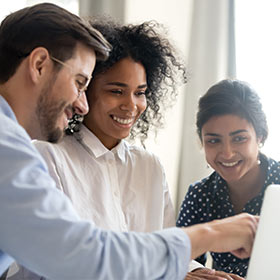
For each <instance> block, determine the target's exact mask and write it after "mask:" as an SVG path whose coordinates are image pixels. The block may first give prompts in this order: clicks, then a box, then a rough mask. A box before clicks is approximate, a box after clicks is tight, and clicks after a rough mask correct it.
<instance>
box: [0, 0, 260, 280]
mask: <svg viewBox="0 0 280 280" xmlns="http://www.w3.org/2000/svg"><path fill="white" fill-rule="evenodd" d="M108 51H109V45H108V43H107V42H106V41H105V40H104V38H103V37H102V36H101V35H100V33H98V32H97V31H96V30H94V29H92V28H90V27H89V26H88V25H86V24H85V23H84V22H83V21H82V20H81V19H80V18H79V17H77V16H75V15H73V14H71V13H69V12H67V11H66V10H64V9H62V8H59V7H58V6H56V5H52V4H47V3H45V4H39V5H35V6H32V7H29V8H25V9H22V10H19V11H17V12H15V13H12V14H10V15H9V16H7V17H6V18H5V20H4V21H3V22H2V24H1V26H0V130H1V133H0V224H1V226H0V275H3V273H4V272H5V270H6V269H7V268H8V266H9V265H10V264H11V262H12V261H13V258H14V259H15V260H16V261H17V262H18V263H20V264H21V265H23V266H25V267H27V268H28V269H30V270H32V271H34V272H36V273H37V274H39V275H43V276H44V277H46V278H48V279H53V280H55V279H59V280H61V279H74V280H79V279H85V280H87V279H159V278H160V279H182V278H183V277H184V276H185V274H186V272H187V267H188V265H187V264H188V261H189V259H190V258H195V257H197V256H198V255H200V254H202V253H203V252H205V251H207V250H211V251H221V252H224V251H229V250H235V249H238V251H235V253H236V254H237V255H238V256H241V257H247V256H248V255H249V254H250V251H251V247H252V241H253V236H254V234H255V230H256V226H257V218H255V217H253V216H250V215H241V216H239V217H234V218H230V219H227V220H224V221H219V222H212V223H207V224H205V225H198V226H194V227H191V228H188V229H178V228H170V229H167V230H164V231H161V232H156V233H151V234H141V233H138V234H136V233H114V232H111V231H103V230H101V229H98V228H96V227H95V226H94V225H93V224H92V223H90V222H87V221H83V220H81V219H80V218H79V217H78V215H77V214H76V212H75V210H74V209H73V207H72V205H71V203H70V201H69V200H68V199H67V197H65V196H64V195H63V194H62V193H61V192H60V191H59V190H57V188H56V187H55V185H54V184H55V183H54V181H53V180H52V179H51V178H50V176H49V174H48V170H47V167H46V164H45V163H44V161H43V159H42V158H41V156H40V155H39V153H38V152H37V151H36V149H35V148H34V147H33V146H32V145H31V138H35V139H42V140H47V141H51V142H57V141H58V140H59V139H60V138H61V137H62V135H63V130H64V128H65V127H66V125H67V121H68V119H70V118H71V117H72V115H73V113H78V114H81V115H83V114H86V113H87V111H88V104H87V101H86V98H85V95H84V91H85V89H86V87H87V85H88V82H89V80H90V77H91V73H92V70H93V68H94V65H95V61H96V59H106V57H107V55H108ZM206 236H207V238H205V237H206ZM191 246H192V248H191Z"/></svg>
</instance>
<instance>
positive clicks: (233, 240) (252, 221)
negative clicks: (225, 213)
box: [182, 213, 259, 259]
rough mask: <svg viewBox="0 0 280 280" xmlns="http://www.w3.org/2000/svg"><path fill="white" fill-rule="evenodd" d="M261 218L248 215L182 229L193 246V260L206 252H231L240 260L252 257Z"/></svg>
mask: <svg viewBox="0 0 280 280" xmlns="http://www.w3.org/2000/svg"><path fill="white" fill-rule="evenodd" d="M258 221H259V217H257V216H252V215H250V214H247V213H243V214H239V215H236V216H233V217H229V218H225V219H221V220H215V221H212V222H209V223H204V224H198V225H194V226H190V227H187V228H182V229H183V230H184V231H185V232H186V234H187V235H188V236H189V238H190V240H191V244H192V256H191V257H192V259H195V258H196V257H198V256H200V255H201V254H203V253H205V252H206V251H211V252H219V253H224V252H231V253H232V254H234V255H235V256H237V257H238V258H248V257H249V256H250V255H251V251H252V247H253V243H254V238H255V234H256V230H257V226H258Z"/></svg>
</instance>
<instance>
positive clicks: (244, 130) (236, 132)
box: [229, 129, 248, 136]
mask: <svg viewBox="0 0 280 280" xmlns="http://www.w3.org/2000/svg"><path fill="white" fill-rule="evenodd" d="M241 132H248V130H246V129H238V130H236V131H233V132H231V133H230V134H229V135H230V136H233V135H236V134H238V133H241Z"/></svg>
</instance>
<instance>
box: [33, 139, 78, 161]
mask: <svg viewBox="0 0 280 280" xmlns="http://www.w3.org/2000/svg"><path fill="white" fill-rule="evenodd" d="M74 142H76V141H75V139H74V137H73V136H65V137H64V138H63V139H62V140H61V141H60V142H58V143H50V142H47V141H41V140H33V141H32V144H33V145H34V146H35V148H36V149H37V150H38V151H39V152H40V154H42V155H43V156H45V155H47V154H48V155H52V156H53V157H54V156H58V157H60V156H62V155H63V154H69V151H73V146H74V145H77V143H74Z"/></svg>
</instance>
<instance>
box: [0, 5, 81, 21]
mask: <svg viewBox="0 0 280 280" xmlns="http://www.w3.org/2000/svg"><path fill="white" fill-rule="evenodd" d="M43 2H46V1H42V0H41V1H40V0H13V1H3V3H1V9H0V22H1V21H2V20H3V19H4V18H5V17H6V16H7V15H8V14H10V13H12V12H15V11H17V10H19V9H22V8H24V7H26V6H32V5H35V4H39V3H43ZM47 2H48V3H53V4H56V5H58V6H60V7H63V8H65V9H67V10H68V11H70V12H72V13H73V14H76V15H78V13H79V0H54V1H52V0H48V1H47Z"/></svg>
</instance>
